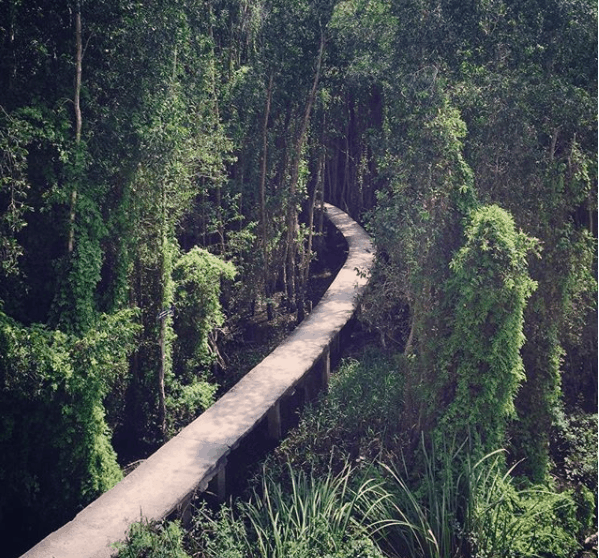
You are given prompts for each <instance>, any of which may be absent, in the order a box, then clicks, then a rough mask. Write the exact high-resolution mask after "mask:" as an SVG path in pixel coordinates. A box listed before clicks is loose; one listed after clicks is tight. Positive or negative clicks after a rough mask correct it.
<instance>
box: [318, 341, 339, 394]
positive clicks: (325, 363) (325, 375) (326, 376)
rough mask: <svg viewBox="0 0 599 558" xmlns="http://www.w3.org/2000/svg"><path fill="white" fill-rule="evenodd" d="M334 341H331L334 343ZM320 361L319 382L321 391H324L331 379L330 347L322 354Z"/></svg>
mask: <svg viewBox="0 0 599 558" xmlns="http://www.w3.org/2000/svg"><path fill="white" fill-rule="evenodd" d="M334 342H335V341H333V343H334ZM320 358H321V359H322V378H321V382H322V387H323V389H326V388H327V387H328V386H329V380H330V378H331V347H330V346H329V347H327V348H326V349H325V350H324V352H323V354H322V357H320Z"/></svg>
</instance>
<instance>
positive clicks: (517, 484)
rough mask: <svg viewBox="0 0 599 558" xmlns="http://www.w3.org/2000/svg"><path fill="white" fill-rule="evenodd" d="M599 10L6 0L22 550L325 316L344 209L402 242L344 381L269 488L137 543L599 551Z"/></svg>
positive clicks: (460, 557)
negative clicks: (323, 289)
mask: <svg viewBox="0 0 599 558" xmlns="http://www.w3.org/2000/svg"><path fill="white" fill-rule="evenodd" d="M597 23H598V22H597V5H596V2H593V1H591V0H542V1H541V0H403V1H401V2H399V1H394V0H154V1H152V2H146V1H143V0H95V1H91V0H0V409H1V410H0V484H1V486H2V490H1V491H0V539H1V540H2V541H3V547H4V548H5V549H7V552H9V553H10V554H9V556H19V555H20V554H21V553H23V552H25V551H26V550H27V549H28V548H29V547H31V546H33V544H35V543H36V542H37V541H38V540H40V539H41V538H43V537H44V536H46V535H47V534H48V533H49V532H51V531H53V530H55V529H57V528H58V527H60V526H61V525H62V524H64V523H65V522H66V521H69V520H70V519H71V518H72V517H73V516H74V515H75V514H76V513H77V511H79V510H81V509H82V508H83V507H84V506H86V505H87V504H89V503H90V502H91V501H93V500H94V499H95V498H96V497H97V496H98V495H100V494H101V493H102V492H104V491H106V490H108V489H109V488H110V487H112V486H113V485H114V484H115V483H117V482H118V481H119V480H120V479H122V478H123V475H124V474H125V473H126V471H127V467H128V466H129V465H130V464H131V463H132V462H134V461H136V460H139V459H143V458H144V457H145V456H147V455H148V454H149V453H150V452H151V451H153V450H154V449H155V448H157V447H158V446H159V445H160V444H162V443H163V442H164V441H165V440H167V439H169V438H170V437H172V436H173V435H174V434H175V433H176V432H177V431H178V429H179V428H180V427H181V426H182V425H185V424H187V423H188V422H189V421H190V420H192V419H193V418H194V417H196V416H198V415H199V414H200V413H201V412H202V411H203V410H205V409H206V408H208V407H209V406H210V405H211V404H212V403H213V402H214V401H215V398H217V397H218V396H219V394H220V393H222V390H223V389H226V388H227V386H230V385H231V384H232V382H233V381H234V378H235V377H236V375H238V374H239V373H240V371H239V368H240V362H242V361H246V362H247V361H251V360H252V359H256V358H258V360H259V357H258V356H256V355H255V354H254V348H255V346H254V344H252V343H250V342H249V341H248V340H247V338H246V337H244V332H247V331H251V329H252V325H251V324H252V320H255V317H256V316H257V315H258V314H260V315H264V320H265V321H266V322H267V323H268V324H271V326H272V327H270V329H267V330H266V331H267V332H270V333H272V336H273V338H272V339H271V338H269V339H266V340H262V345H263V346H264V347H266V346H267V345H268V343H269V342H271V341H272V340H273V339H274V337H276V335H278V334H279V333H280V332H281V331H282V330H285V328H288V327H290V326H292V325H293V324H295V323H299V322H301V321H302V319H303V318H304V316H305V315H306V313H307V312H309V310H310V305H311V299H310V289H311V287H310V285H311V269H313V268H314V266H315V265H324V264H326V261H322V260H326V257H325V254H326V251H325V250H323V249H322V238H323V236H322V232H323V223H322V212H321V211H320V210H319V208H320V207H321V205H322V203H323V202H325V201H326V202H330V203H332V204H334V205H336V206H338V207H340V208H341V209H343V210H344V211H346V212H348V213H349V214H350V215H351V216H352V217H353V218H354V219H356V220H357V221H359V222H360V223H362V224H363V225H364V226H365V227H366V228H367V230H368V231H369V233H370V234H371V235H372V238H373V240H374V242H375V244H376V250H377V262H376V267H375V270H374V272H373V274H372V277H371V281H370V287H369V289H368V291H367V293H366V294H365V296H364V297H363V300H362V301H361V310H360V315H359V320H358V323H357V326H356V328H357V333H356V334H355V336H354V342H353V344H352V346H351V347H347V350H346V353H347V356H346V358H345V359H344V360H343V361H342V363H341V365H340V368H339V370H338V371H337V372H336V374H335V376H334V381H333V382H332V384H331V386H330V389H329V391H328V393H326V394H324V395H322V397H321V398H320V399H319V400H318V402H316V403H315V404H314V405H312V406H311V407H310V408H308V409H307V410H306V412H305V413H304V414H303V415H302V417H301V419H300V421H299V425H298V426H297V428H296V429H295V430H294V431H293V432H292V433H291V434H290V436H289V437H288V438H287V439H286V440H285V441H284V442H283V444H282V445H281V446H280V447H279V448H278V449H277V450H276V451H275V452H274V453H273V454H271V455H270V456H269V457H268V458H267V459H266V462H265V463H263V464H262V465H261V469H260V472H259V473H260V474H259V475H257V477H256V479H255V480H254V481H253V484H252V485H251V486H249V487H248V489H247V493H246V494H243V495H241V496H240V497H239V498H238V499H235V500H232V501H230V502H229V503H228V504H226V505H224V506H223V507H222V508H220V509H216V510H215V509H211V508H207V507H202V506H199V507H198V510H197V513H196V515H195V517H194V519H193V522H192V525H191V527H190V528H188V529H186V530H184V529H183V528H182V526H181V524H179V523H178V522H172V523H164V524H161V525H155V526H152V525H144V524H143V523H142V524H140V525H137V526H134V528H132V531H131V535H130V541H129V544H128V545H126V546H123V547H122V548H120V549H119V550H118V553H119V554H118V555H119V557H121V558H134V557H142V556H144V557H156V558H158V557H172V558H186V557H192V556H193V557H202V558H208V557H215V558H216V557H218V558H249V557H254V556H264V557H289V558H315V557H330V558H360V557H362V558H381V557H384V556H385V557H395V558H399V557H402V558H406V557H439V558H441V557H443V558H467V557H481V558H483V557H528V556H542V557H577V556H583V555H584V556H593V555H594V556H596V555H597V554H596V539H595V543H593V542H592V536H593V535H594V534H595V533H596V532H597V359H598V355H597V137H598V136H597V134H598V129H597ZM277 324H278V325H277ZM281 324H283V325H281ZM277 331H278V332H279V333H276V332H277ZM283 333H284V331H283ZM267 337H268V336H267ZM589 541H590V542H589ZM593 544H594V550H593ZM3 552H4V551H3ZM115 552H116V550H115Z"/></svg>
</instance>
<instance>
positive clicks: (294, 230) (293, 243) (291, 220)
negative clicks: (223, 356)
mask: <svg viewBox="0 0 599 558" xmlns="http://www.w3.org/2000/svg"><path fill="white" fill-rule="evenodd" d="M324 47H325V36H324V30H321V33H320V46H319V49H318V58H317V60H316V71H315V72H314V80H313V82H312V88H311V89H310V93H309V95H308V100H307V101H306V106H305V109H304V116H303V118H302V122H301V124H300V128H299V132H298V135H297V140H296V143H295V153H294V158H293V163H292V166H291V179H290V183H289V207H288V209H287V282H288V283H287V284H288V289H287V294H288V296H289V299H290V301H292V300H293V299H294V298H295V299H296V300H295V305H297V307H298V308H300V314H303V312H304V310H303V300H302V297H301V296H300V295H301V293H300V291H299V290H298V289H297V285H296V260H297V255H298V243H299V242H300V241H301V240H299V239H298V236H299V224H298V219H297V209H296V205H295V197H296V195H297V183H298V180H299V167H300V162H301V157H302V150H303V148H304V144H305V142H306V132H307V130H308V124H309V122H310V114H311V112H312V106H313V105H314V100H315V99H316V92H317V91H318V82H319V80H320V72H321V69H322V57H323V54H324Z"/></svg>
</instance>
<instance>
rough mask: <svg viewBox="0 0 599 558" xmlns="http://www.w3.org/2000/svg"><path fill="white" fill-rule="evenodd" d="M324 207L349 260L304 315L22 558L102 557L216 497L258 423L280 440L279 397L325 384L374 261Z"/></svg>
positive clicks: (353, 232)
mask: <svg viewBox="0 0 599 558" xmlns="http://www.w3.org/2000/svg"><path fill="white" fill-rule="evenodd" d="M325 207H326V215H327V217H328V219H329V220H330V221H331V222H332V223H333V225H334V226H335V227H336V228H337V229H338V230H339V231H340V232H341V233H342V234H343V236H344V237H345V239H346V241H347V243H348V247H349V254H348V257H347V260H346V262H345V264H344V265H343V267H342V268H341V270H340V271H339V273H338V274H337V276H336V278H335V279H334V281H333V283H332V284H331V286H330V287H329V289H328V290H327V291H326V293H325V294H324V296H323V297H322V299H321V300H320V302H319V303H318V304H317V305H316V307H315V308H314V310H313V311H312V313H311V314H310V315H309V316H308V317H307V318H306V319H305V320H304V321H303V322H302V323H301V324H300V325H299V326H298V327H297V328H296V329H295V330H294V331H293V332H292V334H291V335H290V336H289V337H288V338H287V339H286V340H285V341H283V343H281V344H280V345H279V346H278V347H277V348H276V349H275V350H274V351H273V352H272V353H271V354H270V355H269V356H267V357H266V358H265V359H264V360H263V361H262V362H261V363H260V364H258V365H257V366H256V367H255V368H253V369H252V370H251V371H250V372H248V374H246V375H245V376H244V377H243V378H242V379H241V380H240V381H239V382H238V383H237V384H236V385H235V386H234V387H233V388H232V389H231V390H229V391H228V392H227V393H226V394H225V395H224V396H223V397H222V398H220V399H219V400H218V401H217V402H216V403H215V404H214V405H213V406H212V407H210V408H209V409H208V410H207V411H206V412H205V413H203V414H202V415H201V416H200V417H198V418H197V419H196V420H194V421H193V422H192V423H191V424H189V425H188V426H187V427H185V428H184V429H183V430H182V431H181V432H180V433H179V434H178V435H177V436H175V437H174V438H173V439H171V440H170V441H169V442H167V443H166V444H164V445H163V446H162V447H161V448H160V449H159V450H158V451H156V452H155V453H154V454H152V455H151V456H150V457H149V458H148V459H147V460H146V461H145V462H144V463H142V464H141V465H140V466H139V467H138V468H137V469H135V471H133V472H132V473H131V474H129V475H128V476H127V477H125V478H124V479H123V480H122V481H121V482H119V483H118V484H117V485H116V486H115V487H114V488H112V489H111V490H109V491H108V492H106V493H105V494H103V495H102V496H100V497H99V498H98V499H97V500H95V501H94V502H92V503H91V504H90V505H89V506H87V507H86V508H85V509H84V510H82V511H81V512H80V513H79V514H78V515H77V516H76V517H75V518H74V519H73V520H72V521H70V522H69V523H67V524H66V525H64V526H63V527H62V528H60V529H59V530H57V531H55V532H53V533H51V534H50V535H48V537H46V538H45V539H44V540H42V541H41V542H40V543H38V544H37V545H36V546H34V547H33V548H32V549H31V550H29V551H28V552H27V553H25V554H24V555H23V556H22V558H109V557H110V556H111V555H112V554H113V553H114V548H113V546H112V545H113V544H114V543H115V542H117V541H123V540H125V538H126V536H127V532H128V529H129V526H130V525H131V523H134V522H135V521H139V520H140V518H141V517H142V516H143V517H144V518H147V519H148V520H161V519H164V518H165V517H168V516H170V515H172V514H175V513H179V514H181V513H183V512H184V511H185V508H186V506H187V505H188V503H189V501H190V499H191V498H192V497H193V495H194V494H195V493H197V492H198V491H200V492H203V491H205V490H206V489H207V487H208V485H209V483H210V482H212V483H213V487H214V488H215V490H216V491H217V492H221V493H222V492H223V491H224V486H225V479H226V477H225V475H226V466H227V459H228V458H229V456H230V455H231V452H232V451H233V450H234V449H235V448H236V447H237V446H238V445H239V444H240V442H241V441H242V440H243V439H244V438H245V437H246V436H247V435H248V434H249V433H250V432H251V431H252V430H253V429H254V428H256V426H257V425H258V424H259V423H260V422H261V421H263V420H267V421H268V430H269V432H270V434H271V436H273V437H280V435H281V418H280V417H281V405H284V402H285V397H286V396H287V395H288V394H290V393H291V392H292V391H293V390H295V389H297V388H299V389H301V388H302V380H304V379H305V378H306V377H307V376H308V374H309V373H311V372H312V373H314V372H315V371H316V373H318V374H320V375H321V378H322V380H323V381H324V382H326V381H327V380H328V376H329V374H330V355H331V351H333V352H334V351H335V350H337V349H336V347H337V345H338V342H339V336H340V334H341V332H342V330H343V328H344V327H345V326H346V324H347V323H348V322H349V320H350V319H351V318H352V316H353V315H354V313H355V310H356V307H357V304H358V297H359V295H360V294H361V293H362V291H363V290H364V288H365V286H366V283H367V281H368V276H369V271H370V269H371V267H372V264H373V262H374V249H373V246H372V243H371V241H370V238H369V237H368V235H367V234H366V232H365V231H364V230H363V229H362V227H360V226H359V225H358V224H357V223H356V222H355V221H353V220H352V219H351V218H350V217H349V216H348V215H347V214H346V213H344V212H343V211H341V210H340V209H338V208H336V207H335V206H332V205H330V204H325Z"/></svg>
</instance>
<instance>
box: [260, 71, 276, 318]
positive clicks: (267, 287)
mask: <svg viewBox="0 0 599 558" xmlns="http://www.w3.org/2000/svg"><path fill="white" fill-rule="evenodd" d="M272 85H273V72H272V71H271V73H270V78H269V80H268V89H267V92H266V107H265V110H264V124H263V126H262V169H261V173H260V220H261V222H262V223H261V227H260V229H261V230H260V234H261V237H262V238H261V244H262V265H263V269H262V273H263V278H264V279H263V280H264V294H265V296H266V314H267V317H268V320H269V321H270V320H272V319H273V318H274V308H273V302H272V300H271V297H272V289H271V279H270V269H269V255H268V226H267V215H266V169H267V156H268V119H269V117H270V104H271V101H272Z"/></svg>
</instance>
